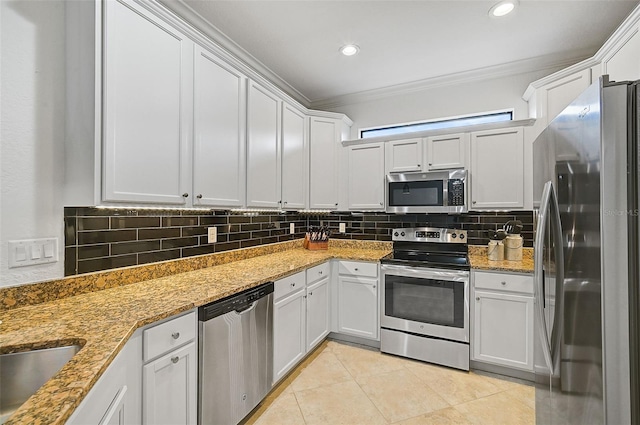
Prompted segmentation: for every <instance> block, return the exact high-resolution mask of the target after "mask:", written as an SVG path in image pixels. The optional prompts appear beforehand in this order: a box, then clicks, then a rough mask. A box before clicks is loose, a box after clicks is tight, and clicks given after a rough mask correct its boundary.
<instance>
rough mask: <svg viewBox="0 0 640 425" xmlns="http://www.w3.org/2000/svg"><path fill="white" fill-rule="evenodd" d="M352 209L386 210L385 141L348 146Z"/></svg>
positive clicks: (349, 187)
mask: <svg viewBox="0 0 640 425" xmlns="http://www.w3.org/2000/svg"><path fill="white" fill-rule="evenodd" d="M347 149H348V151H349V152H348V156H349V181H348V198H349V209H350V210H384V184H385V180H384V175H385V174H384V143H383V142H379V143H369V144H362V145H351V146H349V147H348V148H347Z"/></svg>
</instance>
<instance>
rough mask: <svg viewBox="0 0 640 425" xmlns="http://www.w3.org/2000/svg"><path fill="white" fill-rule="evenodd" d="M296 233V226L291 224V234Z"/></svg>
mask: <svg viewBox="0 0 640 425" xmlns="http://www.w3.org/2000/svg"><path fill="white" fill-rule="evenodd" d="M295 232H296V225H295V224H293V223H289V233H290V234H294V233H295Z"/></svg>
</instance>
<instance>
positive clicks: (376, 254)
mask: <svg viewBox="0 0 640 425" xmlns="http://www.w3.org/2000/svg"><path fill="white" fill-rule="evenodd" d="M483 248H484V249H485V251H482V249H483ZM391 249H392V245H391V243H388V242H365V241H341V240H332V241H331V244H330V247H329V249H328V250H319V251H309V250H305V249H303V248H302V241H301V240H300V241H291V242H285V243H280V244H272V245H266V246H263V247H256V248H249V249H244V250H235V251H229V252H226V253H219V254H212V255H208V256H201V257H194V258H187V259H182V260H174V261H168V262H163V263H158V264H153V265H148V266H138V267H131V268H125V269H117V270H114V271H108V272H99V273H91V274H87V275H81V276H74V277H69V278H65V279H59V280H55V281H49V282H43V283H41V284H33V285H24V286H20V287H14V288H2V289H0V353H10V352H19V351H28V350H33V349H38V348H49V347H57V346H65V345H70V344H78V345H81V346H82V349H81V350H80V351H79V352H78V353H77V354H76V355H75V356H74V357H73V358H72V359H71V360H70V361H69V362H68V363H67V364H66V365H65V366H64V367H63V368H62V369H61V370H60V371H59V372H58V373H57V374H56V375H55V376H54V377H53V378H52V379H50V380H49V381H47V383H45V384H44V385H43V386H42V387H41V388H40V389H39V390H38V392H36V394H34V395H33V396H32V397H31V398H30V399H29V400H27V402H25V403H24V404H23V405H22V406H21V407H20V408H19V409H18V410H17V411H16V412H15V413H14V415H13V416H12V417H11V418H10V419H9V420H8V421H7V422H6V424H24V423H39V424H62V423H64V422H65V421H66V420H67V419H68V418H69V416H70V415H71V414H72V413H73V411H74V409H75V408H76V407H77V406H78V405H79V404H80V402H81V401H82V399H83V398H84V397H85V396H86V394H87V393H88V392H89V390H90V389H91V388H92V387H93V385H94V384H95V383H96V381H97V380H98V378H99V377H100V376H101V375H102V373H103V372H104V371H105V370H106V368H107V367H108V366H109V364H110V363H111V362H112V360H113V359H114V358H115V357H116V356H117V354H118V353H119V352H120V350H121V349H122V347H123V346H124V345H125V344H126V342H127V340H128V339H129V338H130V337H131V335H133V333H134V332H135V331H136V329H138V328H140V327H143V326H146V325H149V324H151V323H154V322H157V321H159V320H162V319H165V318H167V317H170V316H173V315H176V314H178V313H181V312H185V311H188V310H191V309H193V308H196V307H199V306H202V305H205V304H208V303H210V302H212V301H216V300H218V299H221V298H224V297H226V296H229V295H232V294H234V293H236V292H239V291H242V290H245V289H248V288H252V287H255V286H257V285H260V284H262V283H265V282H268V281H272V280H276V279H279V278H281V277H284V276H287V275H290V274H293V273H296V272H298V271H302V270H304V269H307V268H309V267H313V266H315V265H318V264H321V263H323V262H325V261H327V260H330V259H333V258H339V259H345V260H356V261H357V260H360V261H379V260H380V259H381V258H383V257H385V256H387V255H388V254H389V253H390V252H391ZM530 251H531V252H530ZM469 259H470V262H471V267H472V268H474V269H480V270H504V271H512V272H525V273H530V272H532V270H533V255H532V250H527V249H525V251H524V252H523V261H521V262H513V261H501V262H499V261H488V260H487V256H486V247H472V246H470V247H469ZM188 270H192V271H188ZM105 288H106V289H105Z"/></svg>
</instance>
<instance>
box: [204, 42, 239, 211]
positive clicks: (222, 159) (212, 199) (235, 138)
mask: <svg viewBox="0 0 640 425" xmlns="http://www.w3.org/2000/svg"><path fill="white" fill-rule="evenodd" d="M194 66H195V69H194V76H195V78H194V88H195V91H194V92H195V99H194V111H193V112H194V128H193V140H194V142H193V193H194V199H193V205H194V206H212V207H216V206H221V207H241V206H243V205H244V199H245V121H246V87H247V79H246V77H245V76H244V75H242V73H240V72H239V71H238V70H237V69H235V68H233V67H232V66H230V65H228V64H226V63H225V62H224V61H222V60H221V59H219V58H217V57H216V56H215V55H214V54H213V53H211V52H209V51H208V50H206V49H204V48H202V47H200V46H196V47H195V60H194Z"/></svg>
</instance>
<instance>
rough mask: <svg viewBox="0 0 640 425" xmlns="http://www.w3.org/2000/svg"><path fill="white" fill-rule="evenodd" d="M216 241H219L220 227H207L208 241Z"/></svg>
mask: <svg viewBox="0 0 640 425" xmlns="http://www.w3.org/2000/svg"><path fill="white" fill-rule="evenodd" d="M216 242H218V228H217V227H215V226H214V227H209V228H207V243H216Z"/></svg>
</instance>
